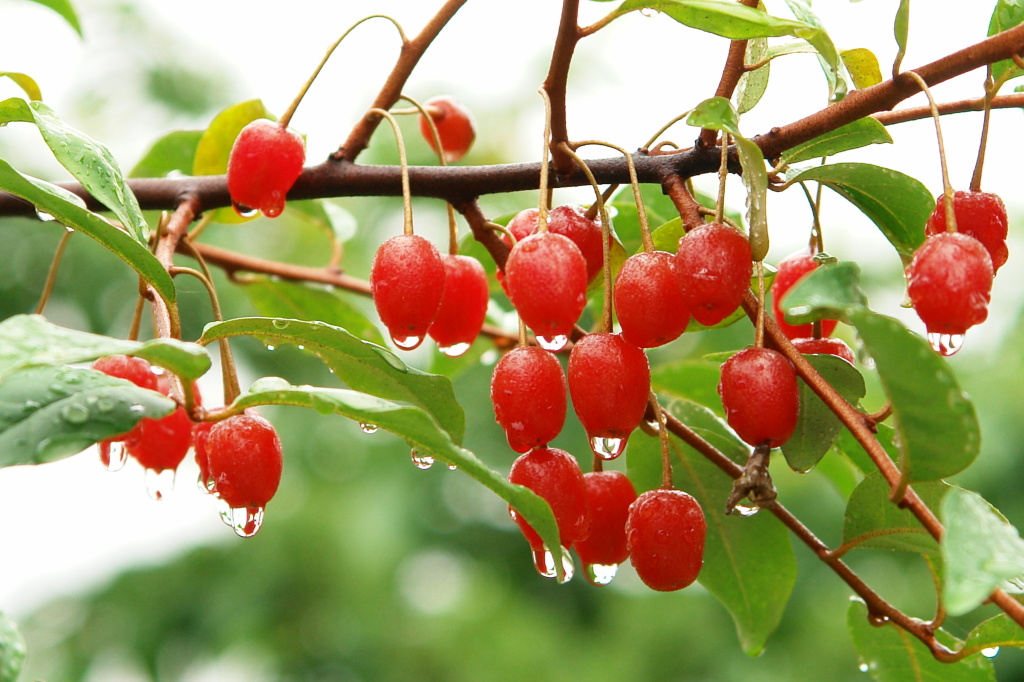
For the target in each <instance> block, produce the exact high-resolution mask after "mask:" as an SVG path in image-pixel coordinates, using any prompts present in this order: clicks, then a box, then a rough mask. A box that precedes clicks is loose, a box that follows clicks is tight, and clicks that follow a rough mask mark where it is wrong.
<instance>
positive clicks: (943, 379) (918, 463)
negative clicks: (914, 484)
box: [849, 310, 981, 481]
mask: <svg viewBox="0 0 1024 682" xmlns="http://www.w3.org/2000/svg"><path fill="white" fill-rule="evenodd" d="M849 318H850V322H851V323H852V324H853V325H854V326H855V327H856V328H857V333H858V334H859V335H860V338H861V341H862V342H863V343H864V347H865V350H866V351H867V353H868V354H869V355H870V356H871V357H872V358H873V359H874V361H875V366H876V368H877V370H878V378H879V380H880V381H881V383H882V388H883V390H884V391H885V395H886V397H887V398H888V399H889V401H890V402H891V403H892V411H893V417H894V420H895V424H896V434H897V441H898V443H899V451H900V468H901V469H902V471H903V475H904V476H905V477H906V478H907V480H909V481H932V480H936V479H940V478H946V477H947V476H952V475H953V474H955V473H957V472H959V471H962V470H964V469H965V468H967V467H968V466H969V465H970V464H971V462H973V461H974V459H975V458H976V457H977V456H978V452H979V451H980V448H981V430H980V427H979V425H978V417H977V414H976V413H975V410H974V404H973V403H972V402H971V400H970V399H969V398H968V397H967V395H966V394H964V392H963V391H962V390H961V389H960V386H959V385H958V383H957V380H956V376H955V375H954V374H953V370H952V369H951V368H950V366H949V363H947V362H946V359H945V358H943V357H942V356H940V355H939V354H938V353H936V352H935V351H933V350H932V348H931V346H929V345H928V342H927V341H925V340H924V339H922V338H921V337H920V336H917V335H916V334H913V333H911V332H910V331H909V330H908V329H907V328H906V327H904V326H903V325H902V324H901V323H900V322H899V321H897V320H894V319H893V318H891V317H886V316H884V315H879V314H877V313H873V312H871V311H869V310H858V311H854V312H853V313H851V314H850V315H849Z"/></svg>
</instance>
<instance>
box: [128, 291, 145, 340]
mask: <svg viewBox="0 0 1024 682" xmlns="http://www.w3.org/2000/svg"><path fill="white" fill-rule="evenodd" d="M145 308H146V297H145V296H143V295H142V294H141V292H140V294H139V296H137V297H136V299H135V312H134V313H133V314H132V324H131V327H129V329H128V339H129V340H131V341H137V340H138V339H139V327H141V326H142V311H143V310H145Z"/></svg>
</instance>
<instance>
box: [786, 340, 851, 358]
mask: <svg viewBox="0 0 1024 682" xmlns="http://www.w3.org/2000/svg"><path fill="white" fill-rule="evenodd" d="M793 345H794V346H796V349H797V350H798V351H800V352H801V353H803V354H804V355H815V354H817V355H834V356H836V357H837V358H842V359H843V360H846V361H847V362H848V363H850V364H851V365H856V364H857V358H856V356H854V354H853V349H852V348H850V346H848V345H847V343H846V342H845V341H843V340H842V339H837V338H834V337H824V338H820V339H814V338H806V339H793Z"/></svg>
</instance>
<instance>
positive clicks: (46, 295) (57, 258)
mask: <svg viewBox="0 0 1024 682" xmlns="http://www.w3.org/2000/svg"><path fill="white" fill-rule="evenodd" d="M74 233H75V232H74V230H64V234H62V235H61V236H60V241H58V242H57V249H56V251H54V252H53V260H52V261H50V270H49V271H48V272H47V273H46V283H45V284H44V285H43V293H42V294H40V295H39V303H37V304H36V310H35V314H36V315H42V314H43V310H45V309H46V303H47V302H48V301H49V300H50V294H52V293H53V286H54V284H56V282H57V272H58V271H59V270H60V262H61V259H62V258H64V251H65V249H67V247H68V240H70V239H71V235H73V234H74Z"/></svg>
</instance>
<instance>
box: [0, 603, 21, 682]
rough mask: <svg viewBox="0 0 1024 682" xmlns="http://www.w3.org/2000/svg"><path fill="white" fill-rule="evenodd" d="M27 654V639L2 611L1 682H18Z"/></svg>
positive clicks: (0, 622)
mask: <svg viewBox="0 0 1024 682" xmlns="http://www.w3.org/2000/svg"><path fill="white" fill-rule="evenodd" d="M25 653H26V651H25V638H24V637H22V635H21V630H19V629H18V624H17V623H15V622H14V620H12V619H11V617H10V616H8V615H7V614H6V613H4V612H3V611H0V682H18V676H19V675H21V668H22V666H23V665H24V664H25Z"/></svg>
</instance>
